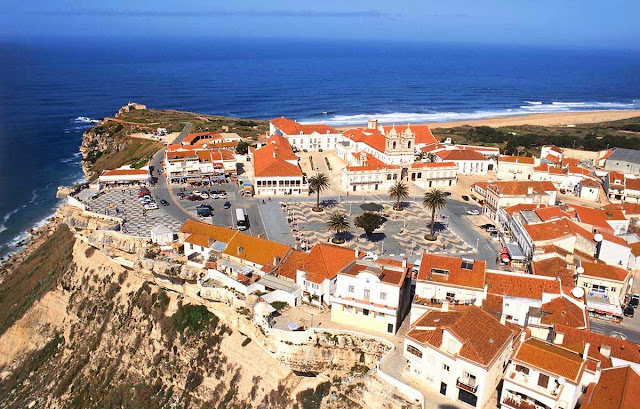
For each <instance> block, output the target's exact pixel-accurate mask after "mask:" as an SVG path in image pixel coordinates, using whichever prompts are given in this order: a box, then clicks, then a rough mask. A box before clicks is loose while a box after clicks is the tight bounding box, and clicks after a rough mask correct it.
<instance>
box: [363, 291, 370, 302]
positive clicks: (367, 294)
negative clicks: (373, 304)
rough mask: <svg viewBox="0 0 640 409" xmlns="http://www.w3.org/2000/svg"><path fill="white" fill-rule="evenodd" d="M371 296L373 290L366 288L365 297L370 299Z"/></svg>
mask: <svg viewBox="0 0 640 409" xmlns="http://www.w3.org/2000/svg"><path fill="white" fill-rule="evenodd" d="M369 297H371V290H364V299H365V300H368V299H369Z"/></svg>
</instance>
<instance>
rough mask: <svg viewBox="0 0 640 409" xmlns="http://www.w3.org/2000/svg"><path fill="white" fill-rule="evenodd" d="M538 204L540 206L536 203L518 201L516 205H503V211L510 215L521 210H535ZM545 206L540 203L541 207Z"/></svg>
mask: <svg viewBox="0 0 640 409" xmlns="http://www.w3.org/2000/svg"><path fill="white" fill-rule="evenodd" d="M538 206H540V204H538V203H518V204H517V205H513V206H509V207H504V208H503V209H504V211H505V212H507V213H508V214H511V215H512V214H514V213H518V212H520V211H522V210H535V209H537V208H538ZM545 206H546V205H542V207H545Z"/></svg>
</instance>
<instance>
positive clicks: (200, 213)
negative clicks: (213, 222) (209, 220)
mask: <svg viewBox="0 0 640 409" xmlns="http://www.w3.org/2000/svg"><path fill="white" fill-rule="evenodd" d="M196 213H197V214H198V217H209V216H211V214H212V213H211V209H207V208H206V207H202V208H200V209H198V210H196Z"/></svg>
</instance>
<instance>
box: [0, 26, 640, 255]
mask: <svg viewBox="0 0 640 409" xmlns="http://www.w3.org/2000/svg"><path fill="white" fill-rule="evenodd" d="M0 53H1V54H0V55H2V57H3V58H2V62H1V63H0V84H1V85H0V86H1V87H2V92H0V256H3V255H6V254H8V253H9V252H11V251H14V250H15V244H16V243H18V242H19V241H20V240H22V239H24V237H25V231H26V230H28V229H29V228H31V227H33V226H34V225H36V224H39V223H42V222H43V221H44V220H45V219H46V218H47V217H49V216H50V215H51V214H52V213H53V211H54V209H55V207H56V206H57V204H58V202H57V201H56V199H55V191H56V188H57V186H59V185H69V184H72V183H75V182H77V181H80V180H82V172H81V168H80V164H79V161H80V155H79V153H78V147H79V145H80V142H81V138H82V133H83V131H85V130H86V129H88V128H89V127H91V126H92V120H96V119H99V118H101V117H104V116H111V115H113V114H114V113H115V112H116V110H117V109H118V108H119V107H120V106H122V105H124V104H126V103H127V102H128V101H135V102H140V103H144V104H147V106H148V107H151V108H160V109H162V108H172V109H179V110H188V111H196V112H203V113H209V114H220V115H231V116H240V117H247V118H256V119H269V118H271V117H275V116H280V115H285V116H288V117H291V118H293V119H296V120H298V121H304V122H324V123H328V124H331V125H344V124H349V125H357V124H364V123H365V122H366V119H367V118H369V117H370V116H376V117H377V118H378V119H380V120H381V121H382V122H397V123H405V122H430V121H433V122H437V121H449V120H463V119H476V118H484V117H493V116H501V115H513V114H525V113H534V112H563V111H577V110H580V111H582V110H603V109H640V55H638V53H633V52H624V51H616V52H613V51H601V50H567V49H542V48H526V47H505V46H500V47H498V46H477V45H476V46H469V45H439V44H401V43H391V42H389V43H380V42H376V43H367V42H346V41H343V42H328V41H311V40H309V41H283V40H259V41H257V40H238V39H234V40H230V39H217V40H211V39H191V40H175V39H137V38H135V37H132V38H121V39H111V40H105V39H102V40H98V39H83V40H63V39H52V40H29V41H23V42H14V41H8V40H4V41H0Z"/></svg>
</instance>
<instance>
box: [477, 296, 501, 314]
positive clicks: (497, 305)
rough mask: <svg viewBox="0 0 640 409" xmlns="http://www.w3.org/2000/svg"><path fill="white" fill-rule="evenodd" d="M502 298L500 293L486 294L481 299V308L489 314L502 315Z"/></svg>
mask: <svg viewBox="0 0 640 409" xmlns="http://www.w3.org/2000/svg"><path fill="white" fill-rule="evenodd" d="M503 300H504V298H503V297H502V296H501V295H496V294H487V296H486V297H485V299H484V300H482V309H483V310H485V311H486V312H488V313H489V314H492V315H495V316H497V317H502V303H503Z"/></svg>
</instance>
